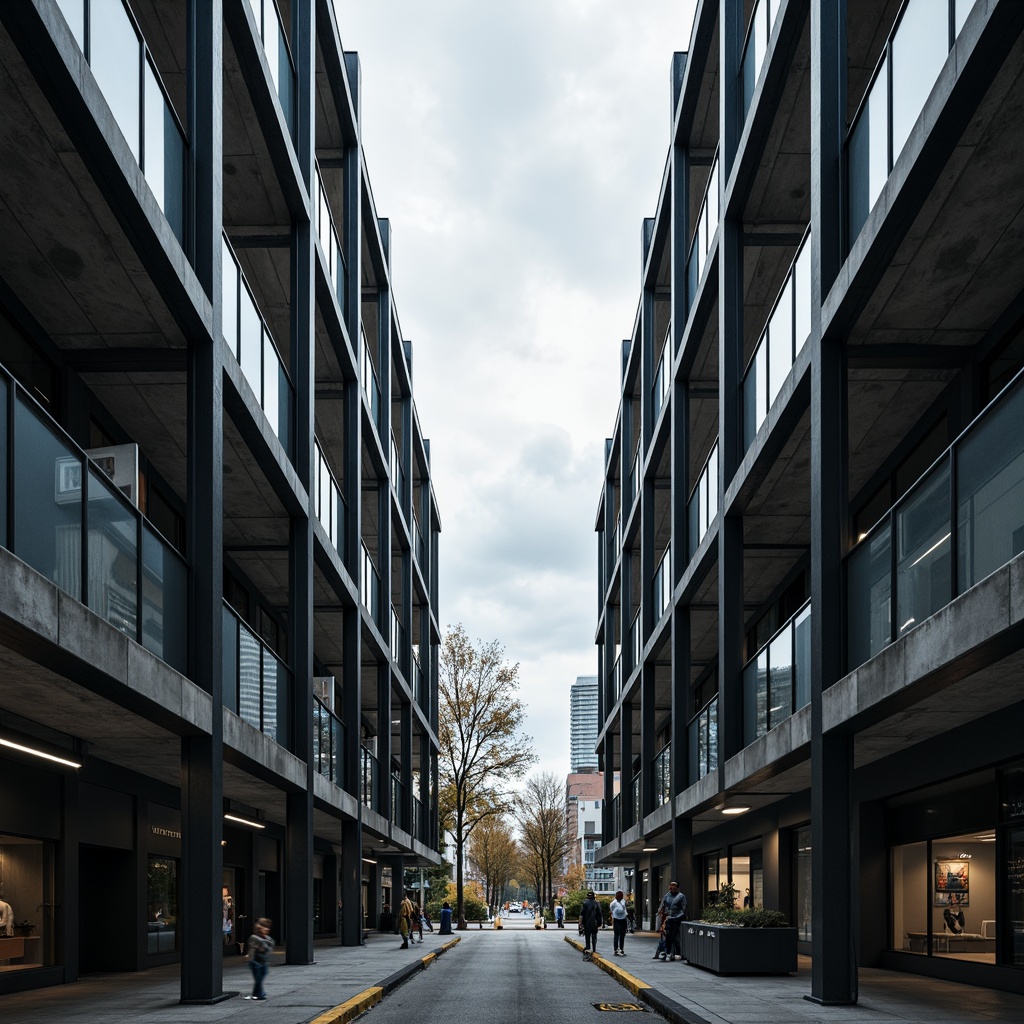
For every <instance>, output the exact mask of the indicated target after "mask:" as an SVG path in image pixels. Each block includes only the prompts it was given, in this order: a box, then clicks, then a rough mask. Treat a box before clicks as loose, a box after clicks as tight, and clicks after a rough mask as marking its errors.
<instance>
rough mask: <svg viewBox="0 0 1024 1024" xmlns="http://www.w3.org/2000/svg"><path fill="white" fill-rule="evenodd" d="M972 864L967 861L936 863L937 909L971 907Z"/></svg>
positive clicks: (939, 861)
mask: <svg viewBox="0 0 1024 1024" xmlns="http://www.w3.org/2000/svg"><path fill="white" fill-rule="evenodd" d="M970 867H971V865H970V863H969V862H968V861H965V860H937V861H936V862H935V899H934V900H933V906H936V907H951V906H955V907H966V906H969V905H970V891H971V876H970Z"/></svg>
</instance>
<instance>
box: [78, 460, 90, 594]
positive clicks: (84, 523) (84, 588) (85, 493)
mask: <svg viewBox="0 0 1024 1024" xmlns="http://www.w3.org/2000/svg"><path fill="white" fill-rule="evenodd" d="M78 460H79V462H78V464H79V465H80V466H81V467H82V497H81V501H80V506H79V522H80V523H81V531H82V534H81V538H82V543H81V550H80V551H79V557H80V559H81V575H82V578H81V580H80V581H79V593H78V600H79V601H81V603H82V604H84V605H85V606H86V608H88V607H89V580H88V576H87V571H88V566H89V460H88V459H87V458H86V457H85V455H84V454H82V453H81V452H80V453H79V455H78Z"/></svg>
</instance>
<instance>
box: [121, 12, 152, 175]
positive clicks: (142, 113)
mask: <svg viewBox="0 0 1024 1024" xmlns="http://www.w3.org/2000/svg"><path fill="white" fill-rule="evenodd" d="M123 5H124V4H123V0H122V6H123ZM132 21H133V25H134V19H132ZM134 28H135V32H136V36H135V38H136V43H137V49H138V58H139V169H140V170H141V171H142V176H143V177H145V176H146V40H145V38H144V37H143V35H142V33H141V32H139V29H138V25H134Z"/></svg>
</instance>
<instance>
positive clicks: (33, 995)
mask: <svg viewBox="0 0 1024 1024" xmlns="http://www.w3.org/2000/svg"><path fill="white" fill-rule="evenodd" d="M466 934H469V933H467V932H462V933H460V935H466ZM460 935H454V936H453V935H445V936H439V935H438V934H437V932H436V931H434V932H433V934H431V933H430V932H425V933H424V936H423V939H424V941H423V943H422V945H421V944H419V943H415V944H413V945H412V946H411V947H410V948H409V949H400V948H399V946H400V945H401V939H400V938H399V936H397V935H378V934H371V935H370V937H369V938H368V939H367V942H366V945H364V946H338V945H335V944H333V942H329V941H325V942H322V943H321V942H318V943H317V944H316V948H315V956H316V963H313V964H304V965H299V966H290V965H287V964H285V963H284V956H283V955H282V954H281V953H280V952H278V953H277V954H275V958H274V962H273V963H272V965H271V968H270V973H269V975H268V976H267V980H266V990H267V995H268V997H269V998H268V999H267V1001H266V1002H265V1003H253V1002H249V1001H248V1000H245V999H242V998H241V997H242V995H247V994H248V993H249V992H251V991H252V975H251V974H250V972H249V967H248V965H247V964H246V963H245V962H244V961H242V960H241V958H239V957H230V958H229V959H227V960H225V961H224V990H225V991H226V992H235V993H238V994H237V995H235V996H234V997H233V998H231V999H226V1000H224V1001H223V1002H220V1003H215V1004H214V1005H212V1006H182V1005H181V1003H180V1002H179V999H180V996H181V989H180V969H179V968H178V966H177V965H175V966H172V967H155V968H153V969H152V970H149V971H142V972H139V973H137V974H98V975H90V976H88V977H86V978H84V979H83V980H81V981H79V982H78V983H77V984H74V985H60V986H57V987H55V988H46V989H37V990H35V991H33V992H20V993H16V994H14V995H7V996H0V1021H3V1024H53V1022H54V1021H61V1022H66V1024H142V1022H146V1024H165V1022H166V1024H171V1022H173V1024H210V1022H218V1021H231V1022H234V1021H236V1020H238V1021H241V1020H243V1019H245V1020H251V1019H252V1017H253V1016H255V1015H259V1016H260V1017H261V1018H262V1019H263V1020H265V1021H268V1022H270V1021H273V1024H306V1022H308V1021H312V1020H314V1019H316V1018H317V1017H319V1016H322V1015H324V1014H325V1013H329V1011H333V1010H335V1009H336V1008H337V1007H339V1006H341V1005H342V1004H345V1003H347V1002H348V1001H350V1000H353V999H354V998H355V997H357V996H360V994H362V993H365V992H366V991H367V990H368V989H374V988H376V989H380V990H381V994H383V992H385V991H387V990H388V989H389V988H393V987H394V986H395V985H397V984H400V983H401V982H402V981H404V980H405V977H407V976H411V975H412V974H415V973H416V971H417V970H420V969H422V968H423V967H424V966H428V965H429V960H431V959H432V958H433V955H436V954H437V953H439V952H440V951H441V950H442V947H445V946H447V945H448V944H449V943H451V942H452V941H453V940H454V939H458V938H459V937H460ZM424 959H426V960H428V964H424V962H423V961H424ZM372 1001H373V998H372V997H370V1001H368V1002H366V1005H372ZM363 1008H365V1007H363ZM355 1015H356V1014H355V1012H351V1013H346V1012H338V1013H335V1014H333V1015H329V1019H330V1020H331V1021H334V1022H337V1024H345V1021H347V1020H351V1019H352V1018H353V1017H354V1016H355ZM322 1024H327V1020H324V1021H323V1022H322Z"/></svg>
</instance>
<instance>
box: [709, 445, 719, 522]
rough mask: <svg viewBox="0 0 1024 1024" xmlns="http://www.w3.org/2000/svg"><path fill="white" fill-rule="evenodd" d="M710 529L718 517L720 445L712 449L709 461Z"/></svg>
mask: <svg viewBox="0 0 1024 1024" xmlns="http://www.w3.org/2000/svg"><path fill="white" fill-rule="evenodd" d="M707 474H708V529H711V524H712V523H713V522H714V521H715V516H717V515H718V444H717V443H716V444H715V447H714V448H712V449H711V458H710V459H708V468H707Z"/></svg>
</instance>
